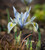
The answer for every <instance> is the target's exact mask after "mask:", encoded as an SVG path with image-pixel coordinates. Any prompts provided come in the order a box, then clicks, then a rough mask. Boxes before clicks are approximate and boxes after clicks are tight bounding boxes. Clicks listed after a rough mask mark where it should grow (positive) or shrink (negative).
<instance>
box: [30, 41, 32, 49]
mask: <svg viewBox="0 0 45 50" xmlns="http://www.w3.org/2000/svg"><path fill="white" fill-rule="evenodd" d="M30 50H32V41H31V42H30Z"/></svg>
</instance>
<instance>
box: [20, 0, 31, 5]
mask: <svg viewBox="0 0 45 50" xmlns="http://www.w3.org/2000/svg"><path fill="white" fill-rule="evenodd" d="M21 1H22V2H23V3H25V4H27V5H28V4H30V3H31V2H32V0H21Z"/></svg>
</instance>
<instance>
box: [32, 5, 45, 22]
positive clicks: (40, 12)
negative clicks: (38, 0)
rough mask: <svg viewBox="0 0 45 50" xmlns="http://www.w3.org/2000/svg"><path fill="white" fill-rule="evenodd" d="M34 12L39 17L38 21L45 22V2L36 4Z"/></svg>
mask: <svg viewBox="0 0 45 50" xmlns="http://www.w3.org/2000/svg"><path fill="white" fill-rule="evenodd" d="M33 13H34V16H36V17H37V20H38V21H43V22H44V21H45V4H43V5H40V4H37V5H35V6H34V8H33Z"/></svg>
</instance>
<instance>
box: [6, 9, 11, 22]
mask: <svg viewBox="0 0 45 50" xmlns="http://www.w3.org/2000/svg"><path fill="white" fill-rule="evenodd" d="M6 11H7V16H8V23H9V22H10V15H9V10H8V9H6Z"/></svg>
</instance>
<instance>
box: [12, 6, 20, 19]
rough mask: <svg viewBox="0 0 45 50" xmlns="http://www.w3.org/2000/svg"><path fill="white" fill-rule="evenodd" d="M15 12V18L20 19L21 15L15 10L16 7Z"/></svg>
mask: <svg viewBox="0 0 45 50" xmlns="http://www.w3.org/2000/svg"><path fill="white" fill-rule="evenodd" d="M13 10H14V16H15V18H16V19H17V18H19V17H20V13H18V12H17V10H16V9H15V7H14V6H13Z"/></svg>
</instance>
